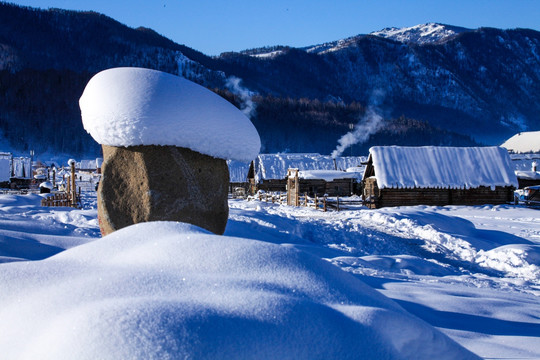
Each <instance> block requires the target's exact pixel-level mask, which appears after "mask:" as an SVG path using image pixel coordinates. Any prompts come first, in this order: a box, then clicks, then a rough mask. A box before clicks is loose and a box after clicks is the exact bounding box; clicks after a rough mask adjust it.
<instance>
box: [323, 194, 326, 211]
mask: <svg viewBox="0 0 540 360" xmlns="http://www.w3.org/2000/svg"><path fill="white" fill-rule="evenodd" d="M323 211H324V212H326V196H325V197H324V199H323Z"/></svg>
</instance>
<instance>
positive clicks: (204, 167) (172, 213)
mask: <svg viewBox="0 0 540 360" xmlns="http://www.w3.org/2000/svg"><path fill="white" fill-rule="evenodd" d="M103 158H104V159H103V164H102V168H101V170H102V177H101V181H100V184H99V188H98V194H97V195H98V218H99V222H100V228H101V233H102V235H104V236H105V235H107V234H109V233H111V232H113V231H115V230H118V229H121V228H123V227H126V226H129V225H132V224H136V223H140V222H147V221H180V222H186V223H190V224H193V225H197V226H199V227H202V228H204V229H207V230H209V231H211V232H213V233H215V234H223V232H224V231H225V226H226V225H227V219H228V216H229V207H228V199H227V197H228V191H227V190H228V186H229V169H228V167H227V163H226V161H225V160H223V159H218V158H214V157H211V156H208V155H203V154H200V153H198V152H195V151H192V150H190V149H186V148H181V147H176V146H154V145H152V146H143V145H141V146H130V147H114V146H107V145H103Z"/></svg>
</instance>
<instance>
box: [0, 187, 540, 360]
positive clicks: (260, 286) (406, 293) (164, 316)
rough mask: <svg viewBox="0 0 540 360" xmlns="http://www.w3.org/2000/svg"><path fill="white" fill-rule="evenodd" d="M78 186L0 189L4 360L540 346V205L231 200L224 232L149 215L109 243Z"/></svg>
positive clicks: (409, 354)
mask: <svg viewBox="0 0 540 360" xmlns="http://www.w3.org/2000/svg"><path fill="white" fill-rule="evenodd" d="M83 195H84V204H86V206H85V209H83V210H74V209H70V208H43V207H40V206H39V202H40V199H41V196H40V195H24V196H23V195H0V262H1V263H0V269H1V271H0V288H1V289H2V291H0V354H3V355H2V356H8V358H10V359H18V358H21V359H31V358H41V359H45V358H57V359H58V358H127V357H131V358H180V357H181V356H184V357H185V358H190V356H191V357H195V358H201V357H209V358H216V357H217V358H226V357H229V358H230V357H233V358H265V357H270V356H269V354H274V355H275V358H305V357H306V356H302V354H303V355H305V354H306V353H309V354H311V355H312V356H311V358H392V359H396V358H403V359H405V358H426V359H427V358H442V357H441V356H442V355H441V354H444V356H446V358H449V359H462V358H467V357H468V356H469V354H468V353H466V352H464V350H462V349H461V348H460V347H459V346H457V345H456V344H455V343H454V342H452V341H451V340H450V339H453V340H454V341H455V342H457V343H458V344H460V345H462V346H463V347H465V348H466V349H468V350H470V351H472V352H473V353H475V354H476V355H478V356H480V357H482V358H487V359H509V358H511V359H538V358H540V301H539V299H540V211H539V210H534V209H528V208H525V207H519V206H510V205H507V206H490V205H486V206H476V207H464V206H448V207H428V206H415V207H402V208H387V209H380V210H367V209H362V208H360V209H357V210H348V211H342V212H339V213H338V212H327V213H323V212H320V211H316V210H314V209H310V208H294V207H288V206H285V205H279V204H267V203H261V202H258V201H250V202H248V201H244V200H230V202H229V205H230V217H229V223H228V225H227V229H226V232H225V236H221V237H219V236H215V235H210V234H207V233H205V232H204V231H202V230H200V229H196V228H194V227H192V226H186V225H181V224H174V223H168V224H166V223H150V224H143V225H142V226H141V225H135V226H132V227H129V228H127V229H123V230H121V231H118V232H116V233H114V234H111V235H110V236H108V237H106V238H103V239H99V237H100V235H99V227H98V222H97V219H96V217H97V214H96V210H95V195H94V193H93V192H83ZM246 239H247V240H246ZM255 240H256V241H255ZM41 259H45V260H42V261H40V260H41ZM25 260H27V261H25ZM340 269H341V270H340ZM342 270H344V271H342ZM381 295H382V296H381ZM388 298H389V299H392V300H389V299H388ZM418 318H419V319H421V320H419V319H418ZM426 323H427V324H426ZM428 324H429V325H428ZM436 329H438V330H439V331H437V330H436ZM441 333H442V334H445V335H447V336H448V337H449V338H450V339H448V338H447V337H445V336H444V335H442V334H441ZM301 344H302V345H301ZM248 351H249V352H248ZM272 351H273V353H272ZM172 353H174V354H177V356H176V357H175V356H171V354H172ZM314 354H319V356H313V355H314ZM2 356H0V357H2ZM184 357H182V358H184ZM469 357H470V356H469ZM471 358H472V357H471Z"/></svg>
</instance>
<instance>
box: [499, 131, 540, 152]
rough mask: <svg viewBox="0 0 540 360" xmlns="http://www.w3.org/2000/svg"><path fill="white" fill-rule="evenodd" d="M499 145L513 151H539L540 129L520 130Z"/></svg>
mask: <svg viewBox="0 0 540 360" xmlns="http://www.w3.org/2000/svg"><path fill="white" fill-rule="evenodd" d="M501 147H503V148H505V149H508V150H510V151H512V152H514V153H535V152H536V153H538V152H540V131H528V132H521V133H519V134H516V135H514V136H512V137H511V138H510V139H508V140H506V141H505V142H504V144H502V145H501Z"/></svg>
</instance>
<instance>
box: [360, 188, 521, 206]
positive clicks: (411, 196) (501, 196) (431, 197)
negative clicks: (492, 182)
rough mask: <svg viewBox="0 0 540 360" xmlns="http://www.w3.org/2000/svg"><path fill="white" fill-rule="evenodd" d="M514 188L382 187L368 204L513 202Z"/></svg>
mask: <svg viewBox="0 0 540 360" xmlns="http://www.w3.org/2000/svg"><path fill="white" fill-rule="evenodd" d="M513 193H514V189H513V187H511V186H507V187H501V186H497V187H496V188H495V190H491V188H489V187H484V186H481V187H479V188H474V189H429V188H428V189H389V188H385V189H380V192H379V196H376V197H375V198H374V199H373V201H372V202H371V203H370V205H368V206H369V207H370V208H381V207H391V206H413V205H429V206H445V205H484V204H492V205H500V204H506V203H508V202H511V201H512V199H513Z"/></svg>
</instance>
